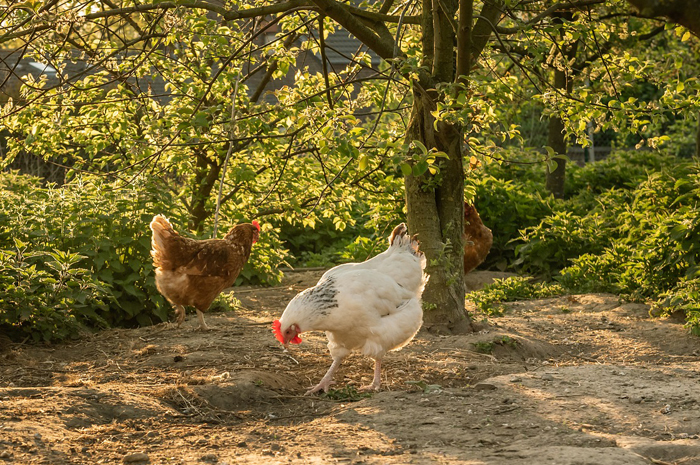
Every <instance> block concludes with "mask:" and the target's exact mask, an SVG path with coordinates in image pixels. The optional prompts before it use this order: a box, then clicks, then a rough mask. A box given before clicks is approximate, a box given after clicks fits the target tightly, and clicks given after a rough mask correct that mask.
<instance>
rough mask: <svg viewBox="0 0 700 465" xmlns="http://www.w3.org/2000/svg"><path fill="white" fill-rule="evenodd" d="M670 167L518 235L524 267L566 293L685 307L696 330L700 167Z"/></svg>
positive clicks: (671, 164) (692, 164)
mask: <svg viewBox="0 0 700 465" xmlns="http://www.w3.org/2000/svg"><path fill="white" fill-rule="evenodd" d="M663 159H664V160H665V161H666V162H668V165H664V166H663V167H662V168H661V169H660V171H658V172H652V173H650V174H648V175H647V176H646V179H645V180H644V181H643V182H641V183H639V184H638V185H637V186H633V184H634V183H632V184H630V185H629V187H628V188H627V189H611V190H608V191H606V192H603V193H601V194H600V196H599V197H598V198H597V203H598V205H597V206H596V207H595V208H593V209H589V210H587V211H584V213H582V214H574V213H571V212H570V211H569V212H566V213H562V212H555V213H554V214H553V215H552V216H550V217H547V218H545V219H543V221H542V223H541V224H540V225H539V226H537V227H534V228H530V229H528V230H526V231H523V233H522V234H523V235H522V239H523V241H524V245H522V246H520V248H519V252H520V253H521V256H520V257H519V259H520V260H521V264H522V268H523V269H526V270H528V271H530V272H534V273H537V274H540V275H544V276H554V277H555V279H556V280H557V281H558V282H559V283H560V284H561V285H562V286H563V287H564V288H565V289H567V290H568V291H570V292H614V293H618V294H621V295H622V296H624V297H626V298H628V299H632V300H644V301H651V302H655V305H657V306H659V307H661V308H665V309H667V310H668V311H674V310H683V311H685V312H686V314H687V317H688V324H689V326H690V327H691V328H692V329H693V331H695V332H697V331H698V329H697V328H698V323H699V322H700V321H699V319H698V316H699V315H700V313H698V311H699V307H698V305H697V299H696V297H697V293H695V290H696V289H697V286H698V279H699V277H700V264H699V263H698V259H697V247H698V245H697V244H699V243H700V221H699V220H698V217H700V182H699V181H698V173H699V172H700V168H699V167H698V166H697V164H696V163H695V162H684V161H681V160H674V159H671V158H663Z"/></svg>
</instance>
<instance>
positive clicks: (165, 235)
mask: <svg viewBox="0 0 700 465" xmlns="http://www.w3.org/2000/svg"><path fill="white" fill-rule="evenodd" d="M151 230H152V231H153V238H152V239H151V247H152V250H151V255H152V256H153V266H154V267H155V269H156V286H157V287H158V290H159V291H160V293H161V294H163V296H164V297H165V298H166V299H168V302H170V303H171V304H172V305H173V307H175V314H176V315H177V320H176V321H177V324H178V326H180V325H181V324H182V322H183V321H185V305H192V306H193V307H195V308H196V309H197V316H198V317H199V328H200V329H205V330H206V329H208V327H207V325H206V323H204V315H203V313H202V312H204V311H206V310H207V309H208V308H209V306H210V305H211V303H212V302H213V301H214V299H215V298H216V296H217V295H219V293H220V292H221V291H223V290H224V289H226V288H227V287H230V286H232V285H233V283H234V282H236V278H237V277H238V274H239V273H240V272H241V270H242V269H243V265H245V263H246V262H247V261H248V257H250V250H251V248H252V247H253V244H255V242H257V240H258V238H259V234H260V225H259V224H258V222H257V221H253V223H252V224H250V223H243V224H239V225H236V226H234V227H233V228H231V230H230V231H229V232H228V234H226V236H224V238H223V239H209V240H195V239H189V238H186V237H182V236H181V235H180V234H178V233H177V232H176V231H175V230H174V229H173V227H172V225H171V224H170V222H169V221H168V219H167V218H165V217H164V216H162V215H156V216H154V217H153V221H151Z"/></svg>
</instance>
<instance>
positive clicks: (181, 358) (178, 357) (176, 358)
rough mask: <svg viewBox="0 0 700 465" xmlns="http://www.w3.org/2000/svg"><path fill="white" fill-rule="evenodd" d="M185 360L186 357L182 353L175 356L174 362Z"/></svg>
mask: <svg viewBox="0 0 700 465" xmlns="http://www.w3.org/2000/svg"><path fill="white" fill-rule="evenodd" d="M183 360H185V357H183V356H182V355H176V356H174V357H173V362H175V363H177V362H182V361H183Z"/></svg>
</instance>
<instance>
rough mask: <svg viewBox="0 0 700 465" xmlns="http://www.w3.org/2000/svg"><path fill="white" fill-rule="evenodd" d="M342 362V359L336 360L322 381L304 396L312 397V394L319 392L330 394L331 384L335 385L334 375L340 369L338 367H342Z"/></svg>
mask: <svg viewBox="0 0 700 465" xmlns="http://www.w3.org/2000/svg"><path fill="white" fill-rule="evenodd" d="M342 361H343V358H342V357H339V358H334V359H333V363H332V364H331V367H330V368H329V369H328V371H327V372H326V374H325V375H324V376H323V378H321V381H320V382H319V383H318V384H317V385H316V386H314V387H312V388H311V389H309V390H308V391H306V394H304V395H305V396H308V395H311V394H313V393H315V392H318V391H323V392H328V388H330V387H331V384H333V382H334V381H333V374H334V373H335V371H336V370H337V369H338V367H339V366H340V363H341V362H342Z"/></svg>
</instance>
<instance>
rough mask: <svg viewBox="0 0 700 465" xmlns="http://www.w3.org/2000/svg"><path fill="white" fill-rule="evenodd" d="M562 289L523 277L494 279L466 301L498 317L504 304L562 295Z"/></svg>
mask: <svg viewBox="0 0 700 465" xmlns="http://www.w3.org/2000/svg"><path fill="white" fill-rule="evenodd" d="M564 292H565V291H564V288H563V287H562V286H561V285H559V284H554V283H543V282H539V283H538V282H533V281H532V279H529V278H526V277H523V276H514V277H510V278H505V279H496V280H495V281H494V282H493V283H492V284H489V285H487V286H485V287H484V288H483V289H481V290H479V291H474V292H471V293H469V294H467V300H469V301H470V302H472V303H473V304H474V305H475V306H476V308H477V309H479V310H480V311H481V312H482V313H485V314H487V315H500V314H502V313H503V311H504V309H505V307H504V306H503V305H501V304H503V303H504V302H513V301H516V300H528V299H544V298H547V297H553V296H557V295H562V294H564Z"/></svg>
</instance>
